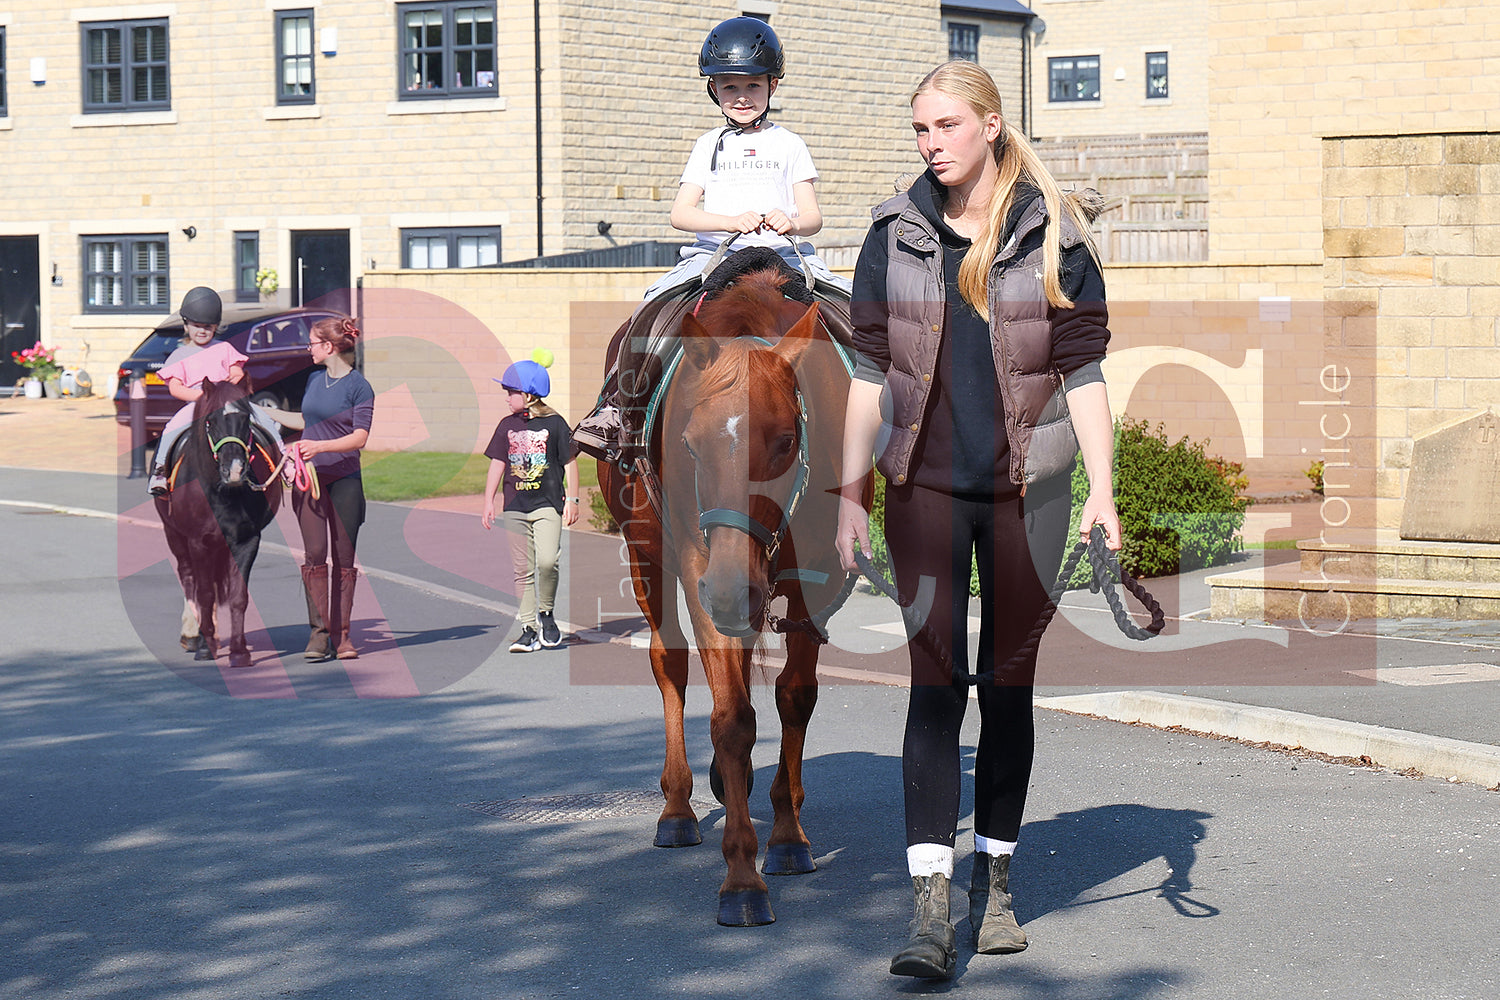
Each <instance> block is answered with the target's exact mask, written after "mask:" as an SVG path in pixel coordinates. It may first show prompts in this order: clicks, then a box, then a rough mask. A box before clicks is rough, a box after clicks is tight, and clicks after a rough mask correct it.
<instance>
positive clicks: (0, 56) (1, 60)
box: [0, 24, 10, 118]
mask: <svg viewBox="0 0 1500 1000" xmlns="http://www.w3.org/2000/svg"><path fill="white" fill-rule="evenodd" d="M5 83H6V80H5V25H3V24H0V118H4V117H6V116H7V115H9V114H10V105H8V104H6V103H5Z"/></svg>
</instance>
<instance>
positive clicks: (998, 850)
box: [974, 833, 1016, 857]
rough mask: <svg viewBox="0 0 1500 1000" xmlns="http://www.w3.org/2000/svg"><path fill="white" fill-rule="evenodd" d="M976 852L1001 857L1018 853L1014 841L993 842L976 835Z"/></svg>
mask: <svg viewBox="0 0 1500 1000" xmlns="http://www.w3.org/2000/svg"><path fill="white" fill-rule="evenodd" d="M974 850H976V851H978V852H980V853H981V854H988V855H990V856H992V857H999V856H1000V855H1002V854H1014V853H1016V842H1015V841H1014V840H993V839H991V838H989V837H981V836H980V835H979V834H977V833H976V834H974Z"/></svg>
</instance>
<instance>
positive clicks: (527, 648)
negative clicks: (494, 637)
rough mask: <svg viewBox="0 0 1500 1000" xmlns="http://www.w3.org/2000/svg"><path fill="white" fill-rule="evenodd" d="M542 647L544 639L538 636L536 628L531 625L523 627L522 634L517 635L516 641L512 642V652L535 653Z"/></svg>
mask: <svg viewBox="0 0 1500 1000" xmlns="http://www.w3.org/2000/svg"><path fill="white" fill-rule="evenodd" d="M541 648H542V640H540V639H538V638H537V636H536V629H534V628H532V627H531V626H530V625H527V626H526V627H525V628H523V629H522V630H521V634H520V635H518V636H516V641H515V642H513V643H511V644H510V651H511V652H512V653H535V652H536V651H537V650H539V649H541Z"/></svg>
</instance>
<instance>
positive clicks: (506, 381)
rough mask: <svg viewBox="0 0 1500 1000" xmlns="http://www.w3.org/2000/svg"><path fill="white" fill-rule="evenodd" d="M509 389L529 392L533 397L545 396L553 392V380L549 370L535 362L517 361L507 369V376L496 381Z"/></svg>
mask: <svg viewBox="0 0 1500 1000" xmlns="http://www.w3.org/2000/svg"><path fill="white" fill-rule="evenodd" d="M494 381H496V382H499V383H500V384H501V385H503V386H505V388H507V389H514V390H516V391H517V392H529V393H531V394H532V395H533V396H538V397H540V396H545V395H547V394H548V393H549V392H551V391H552V378H551V376H549V375H548V374H547V369H545V368H543V367H542V366H541V365H539V364H537V363H536V362H535V361H517V362H516V363H515V364H513V365H511V366H510V367H509V368H507V369H505V374H504V375H503V376H502V377H500V378H497V379H495V380H494Z"/></svg>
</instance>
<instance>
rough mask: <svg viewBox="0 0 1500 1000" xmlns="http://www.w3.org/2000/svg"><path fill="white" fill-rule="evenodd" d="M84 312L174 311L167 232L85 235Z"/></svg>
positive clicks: (83, 239) (83, 241)
mask: <svg viewBox="0 0 1500 1000" xmlns="http://www.w3.org/2000/svg"><path fill="white" fill-rule="evenodd" d="M82 243H83V311H84V312H86V313H105V312H119V313H137V312H148V313H151V312H154V313H167V312H171V311H172V310H171V306H170V305H169V296H168V289H167V234H166V233H149V234H143V235H138V236H85V237H83V238H82Z"/></svg>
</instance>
